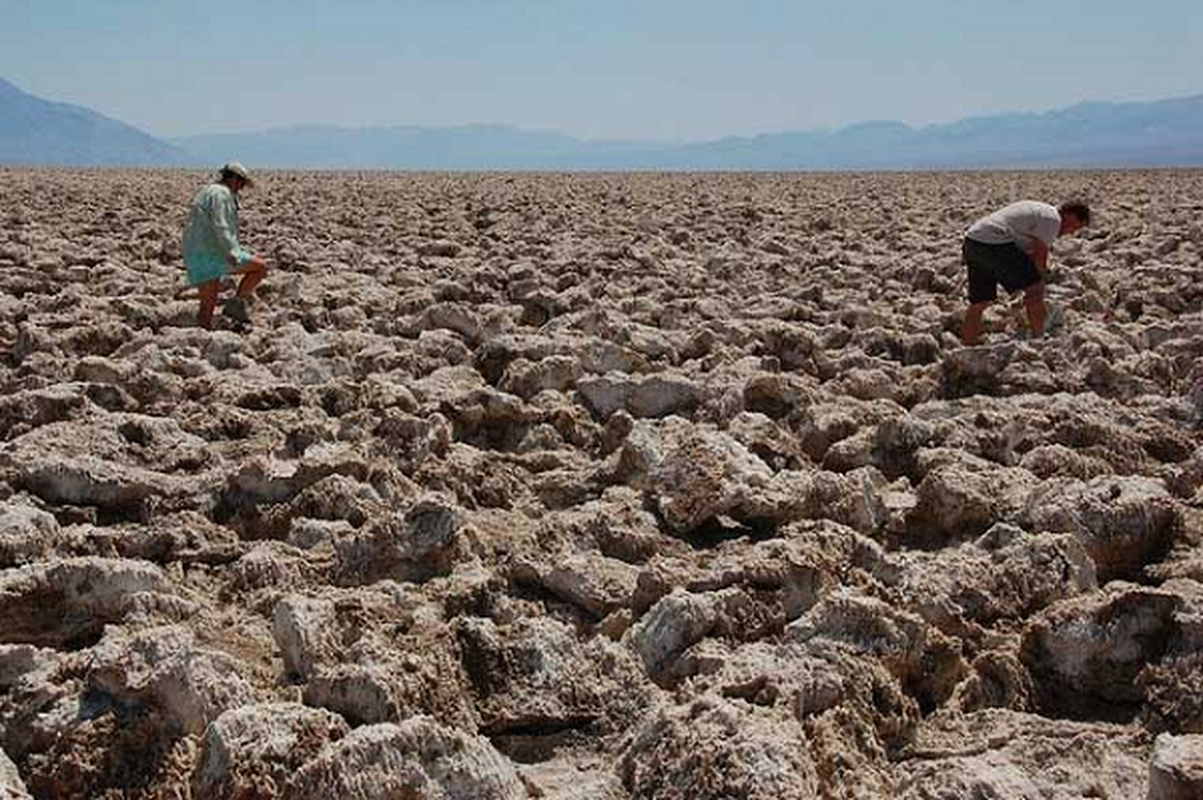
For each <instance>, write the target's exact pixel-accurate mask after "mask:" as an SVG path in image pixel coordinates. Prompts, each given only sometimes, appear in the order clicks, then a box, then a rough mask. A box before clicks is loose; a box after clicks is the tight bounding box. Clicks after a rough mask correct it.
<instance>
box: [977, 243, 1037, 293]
mask: <svg viewBox="0 0 1203 800" xmlns="http://www.w3.org/2000/svg"><path fill="white" fill-rule="evenodd" d="M961 254H962V256H963V257H964V261H965V266H966V267H967V268H968V269H969V302H970V303H984V302H987V301H990V300H996V299H998V284H1000V283H1001V284H1002V285H1003V288H1004V289H1006V290H1007V294H1014V293H1015V292H1018V291H1020V290H1021V289H1027V288H1029V287H1032V286H1035V285H1036V284H1038V283H1040V281H1041V280H1042V278H1041V276H1040V270H1038V269H1036V263H1035V262H1034V261H1032V257H1031V256H1029V255H1028V254H1027V253H1025V252H1023V251H1022V250H1020V249H1019V247H1017V246H1016V245H1014V244H1011V243H1009V242H1008V243H1007V244H982V243H981V242H975V241H973V240H972V239H966V240H965V242H964V244H962V245H961Z"/></svg>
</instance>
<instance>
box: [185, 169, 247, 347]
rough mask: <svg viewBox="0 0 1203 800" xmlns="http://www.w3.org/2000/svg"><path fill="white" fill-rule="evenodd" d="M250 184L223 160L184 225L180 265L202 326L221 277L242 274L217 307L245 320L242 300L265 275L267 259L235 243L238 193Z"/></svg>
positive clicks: (209, 323)
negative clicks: (195, 294) (196, 300)
mask: <svg viewBox="0 0 1203 800" xmlns="http://www.w3.org/2000/svg"><path fill="white" fill-rule="evenodd" d="M250 185H251V176H250V173H248V172H247V171H246V168H245V167H243V166H242V165H241V164H239V163H238V162H237V161H233V162H230V163H228V164H226V165H225V166H223V167H222V168H221V172H220V174H219V177H218V180H217V182H216V183H211V184H209V185H208V186H206V187H205V188H203V189H201V190H200V191H199V192H197V193H196V197H195V198H193V200H192V208H191V209H190V210H189V211H188V221H187V222H186V223H185V224H184V244H183V250H184V266H185V267H187V269H188V284H189V285H191V286H196V287H197V288H198V290H199V292H200V311H199V313H198V314H197V322H198V323H199V324H200V326H201V327H202V328H205V329H206V330H210V329H212V328H213V312H214V310H216V308H217V298H218V295H219V294H220V293H221V279H222V278H224V277H225V276H226V275H240V276H242V279H241V280H240V281H239V282H238V290H237V291H236V292H235V294H234V297H232V298H230V299H229V300H227V301H226V303H225V306H224V307H223V309H222V311H223V313H224V314H225V315H226V316H228V317H230V318H231V319H233V320H235V321H236V322H238V323H240V324H241V323H245V322H247V321H248V319H249V318H248V315H247V307H246V304H247V300H248V299H249V298H250V296H251V293H252V292H254V291H255V287H256V286H258V285H259V283H260V282H261V281H262V280H263V278H264V277H265V276H266V275H267V262H266V261H264V260H263V259H262V258H260V257H259V256H256V255H253V254H252V253H251V252H250V251H248V250H246V249H244V248H243V247H242V245H241V244H239V243H238V193H239V192H241V191H242V190H243V189H244V188H246V187H247V186H250Z"/></svg>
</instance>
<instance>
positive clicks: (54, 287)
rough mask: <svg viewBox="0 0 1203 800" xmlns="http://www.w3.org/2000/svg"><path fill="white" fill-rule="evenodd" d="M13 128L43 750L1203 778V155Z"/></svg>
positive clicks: (905, 774)
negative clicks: (600, 170)
mask: <svg viewBox="0 0 1203 800" xmlns="http://www.w3.org/2000/svg"><path fill="white" fill-rule="evenodd" d="M0 177H2V179H3V182H4V186H5V190H4V192H3V194H0V289H2V292H0V340H3V342H4V348H5V354H4V356H3V361H2V365H0V748H2V752H0V797H4V798H14V797H27V796H32V797H36V798H68V797H71V798H76V797H105V798H116V797H129V798H135V797H137V798H186V797H191V798H242V799H247V798H257V799H258V798H276V797H289V798H332V797H339V798H386V797H387V798H456V799H461V798H603V799H605V798H613V799H614V800H621V799H622V798H664V799H665V800H667V799H668V798H690V799H691V800H708V799H710V798H714V799H715V800H717V799H718V798H755V799H757V800H759V799H760V798H765V799H766V800H767V799H768V798H776V799H779V798H811V797H817V798H906V799H908V800H919V799H921V798H923V799H927V798H933V799H934V798H967V797H983V798H985V797H991V798H1083V797H1095V798H1145V797H1146V796H1147V797H1154V798H1185V797H1195V798H1198V797H1203V774H1201V771H1203V744H1201V742H1203V547H1201V543H1203V492H1201V491H1200V490H1201V487H1203V438H1201V436H1200V434H1201V431H1203V428H1201V424H1203V281H1200V273H1201V271H1203V213H1201V212H1203V173H1200V172H1185V171H1184V172H1109V173H1056V174H1040V173H1012V174H1005V173H996V174H954V175H936V174H919V175H830V176H810V175H797V176H772V175H756V176H745V175H727V176H695V175H669V176H658V175H637V176H606V175H596V176H595V175H576V176H561V175H540V176H535V175H514V176H507V175H464V176H443V175H376V174H362V175H357V174H340V175H322V174H286V173H276V174H265V175H262V176H261V178H260V181H259V184H258V186H257V187H256V188H255V189H253V190H252V191H250V192H249V193H248V194H247V195H246V196H245V198H244V203H243V205H244V209H243V240H244V242H245V243H246V244H247V245H248V246H249V247H250V248H252V249H253V250H256V251H258V252H262V253H263V254H265V255H266V256H267V257H268V258H269V259H270V262H271V264H272V266H273V268H274V270H273V272H272V274H271V275H270V276H269V279H268V281H267V282H266V283H265V285H264V286H263V289H262V292H261V294H260V297H259V301H258V303H257V304H256V305H255V306H254V307H253V308H252V310H251V324H250V326H249V327H245V328H242V329H237V327H238V326H237V325H235V324H234V323H232V322H231V321H229V320H224V319H220V318H219V330H216V331H214V332H212V333H210V332H206V331H203V330H200V329H198V328H197V327H195V325H194V323H193V318H194V313H195V309H194V304H195V298H194V296H193V295H190V294H189V292H188V291H187V290H186V289H185V288H184V287H183V281H182V277H183V276H182V268H181V264H180V257H179V243H178V242H179V231H180V226H181V223H182V219H183V214H184V211H185V208H186V205H187V203H188V200H189V199H190V197H191V195H192V193H193V192H194V191H195V190H196V189H197V188H199V187H200V186H201V185H203V182H204V180H205V176H203V175H201V174H199V173H184V172H141V173H139V172H132V173H131V172H127V171H120V172H117V171H113V172H70V171H54V170H42V171H19V170H8V171H2V172H0ZM1021 197H1035V198H1042V199H1048V200H1052V201H1059V200H1063V199H1067V198H1070V197H1085V198H1087V199H1089V200H1090V201H1091V202H1092V203H1093V205H1094V208H1095V212H1096V215H1097V221H1096V224H1095V225H1094V226H1093V227H1092V228H1090V229H1088V230H1087V231H1085V232H1083V234H1080V235H1079V236H1077V237H1075V238H1073V239H1069V240H1063V241H1061V242H1059V243H1058V244H1057V246H1056V247H1055V249H1054V256H1053V278H1052V280H1051V285H1050V288H1049V295H1050V298H1051V300H1052V303H1053V306H1054V314H1053V316H1054V322H1055V323H1056V328H1055V330H1054V331H1053V332H1052V333H1051V334H1050V335H1049V336H1047V337H1046V338H1044V339H1042V340H1026V339H1024V338H1021V337H1020V336H1018V335H1017V330H1018V325H1019V320H1020V315H1019V314H1018V311H1017V308H1016V307H1014V306H1010V307H1008V306H1000V307H997V308H996V309H995V310H993V311H991V312H990V314H989V315H988V316H987V323H988V330H989V333H988V337H987V343H986V344H985V345H984V346H982V347H978V348H968V349H967V348H963V347H961V346H960V345H959V342H958V339H957V337H956V336H955V335H954V332H955V331H956V330H957V328H958V323H959V313H960V311H961V309H962V308H963V303H964V300H963V298H964V293H965V288H964V283H965V282H964V277H963V274H962V267H961V266H960V263H959V260H960V254H959V233H960V231H961V230H962V229H963V228H964V226H966V225H967V224H968V223H969V222H971V221H972V220H973V219H974V218H975V217H977V216H979V215H981V214H984V213H986V212H988V211H991V210H993V209H994V208H995V207H997V206H999V205H1002V204H1003V203H1005V202H1007V201H1009V200H1012V199H1018V198H1021Z"/></svg>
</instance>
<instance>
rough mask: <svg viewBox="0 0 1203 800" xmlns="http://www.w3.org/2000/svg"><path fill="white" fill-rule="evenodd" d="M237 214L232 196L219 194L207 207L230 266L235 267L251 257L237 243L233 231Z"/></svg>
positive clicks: (236, 224) (236, 223) (236, 226)
mask: <svg viewBox="0 0 1203 800" xmlns="http://www.w3.org/2000/svg"><path fill="white" fill-rule="evenodd" d="M237 214H238V210H237V208H236V207H235V205H234V200H233V198H231V197H228V196H225V197H223V196H221V195H218V196H216V197H214V198H213V204H212V206H210V208H209V219H210V221H211V222H212V223H213V230H214V232H215V233H216V234H217V238H218V239H219V240H220V241H221V245H222V249H223V250H224V251H225V253H226V258H227V259H228V260H229V262H230V266H232V267H235V268H237V267H241V266H242V265H243V264H245V263H246V262H247V261H249V260H250V259H251V254H250V253H249V252H247V251H246V250H244V249H243V247H242V245H240V244H239V243H238V234H237V233H235V231H236V230H237V228H238V221H237Z"/></svg>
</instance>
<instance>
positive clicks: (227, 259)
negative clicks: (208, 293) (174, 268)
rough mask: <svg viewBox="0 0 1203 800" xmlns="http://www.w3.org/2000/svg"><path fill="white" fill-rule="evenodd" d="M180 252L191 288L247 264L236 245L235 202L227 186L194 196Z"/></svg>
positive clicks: (212, 187) (213, 185)
mask: <svg viewBox="0 0 1203 800" xmlns="http://www.w3.org/2000/svg"><path fill="white" fill-rule="evenodd" d="M183 250H184V266H185V267H187V268H188V283H189V284H191V285H192V286H198V285H200V284H202V283H208V282H209V281H214V280H218V279H219V278H222V277H224V276H225V275H226V274H227V273H228V272H229V271H230V269H231V268H232V267H234V266H235V265H237V266H242V265H243V264H245V263H246V262H247V261H249V260H250V258H251V254H250V253H249V252H248V251H247V250H245V249H243V247H242V245H240V244H239V243H238V200H237V198H235V197H234V193H233V192H232V191H230V188H229V187H228V186H225V185H224V184H221V183H211V184H209V185H208V186H206V187H205V188H203V189H201V190H200V191H199V192H197V193H196V197H195V198H193V200H192V208H191V209H189V211H188V221H187V222H186V223H185V224H184V243H183Z"/></svg>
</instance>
